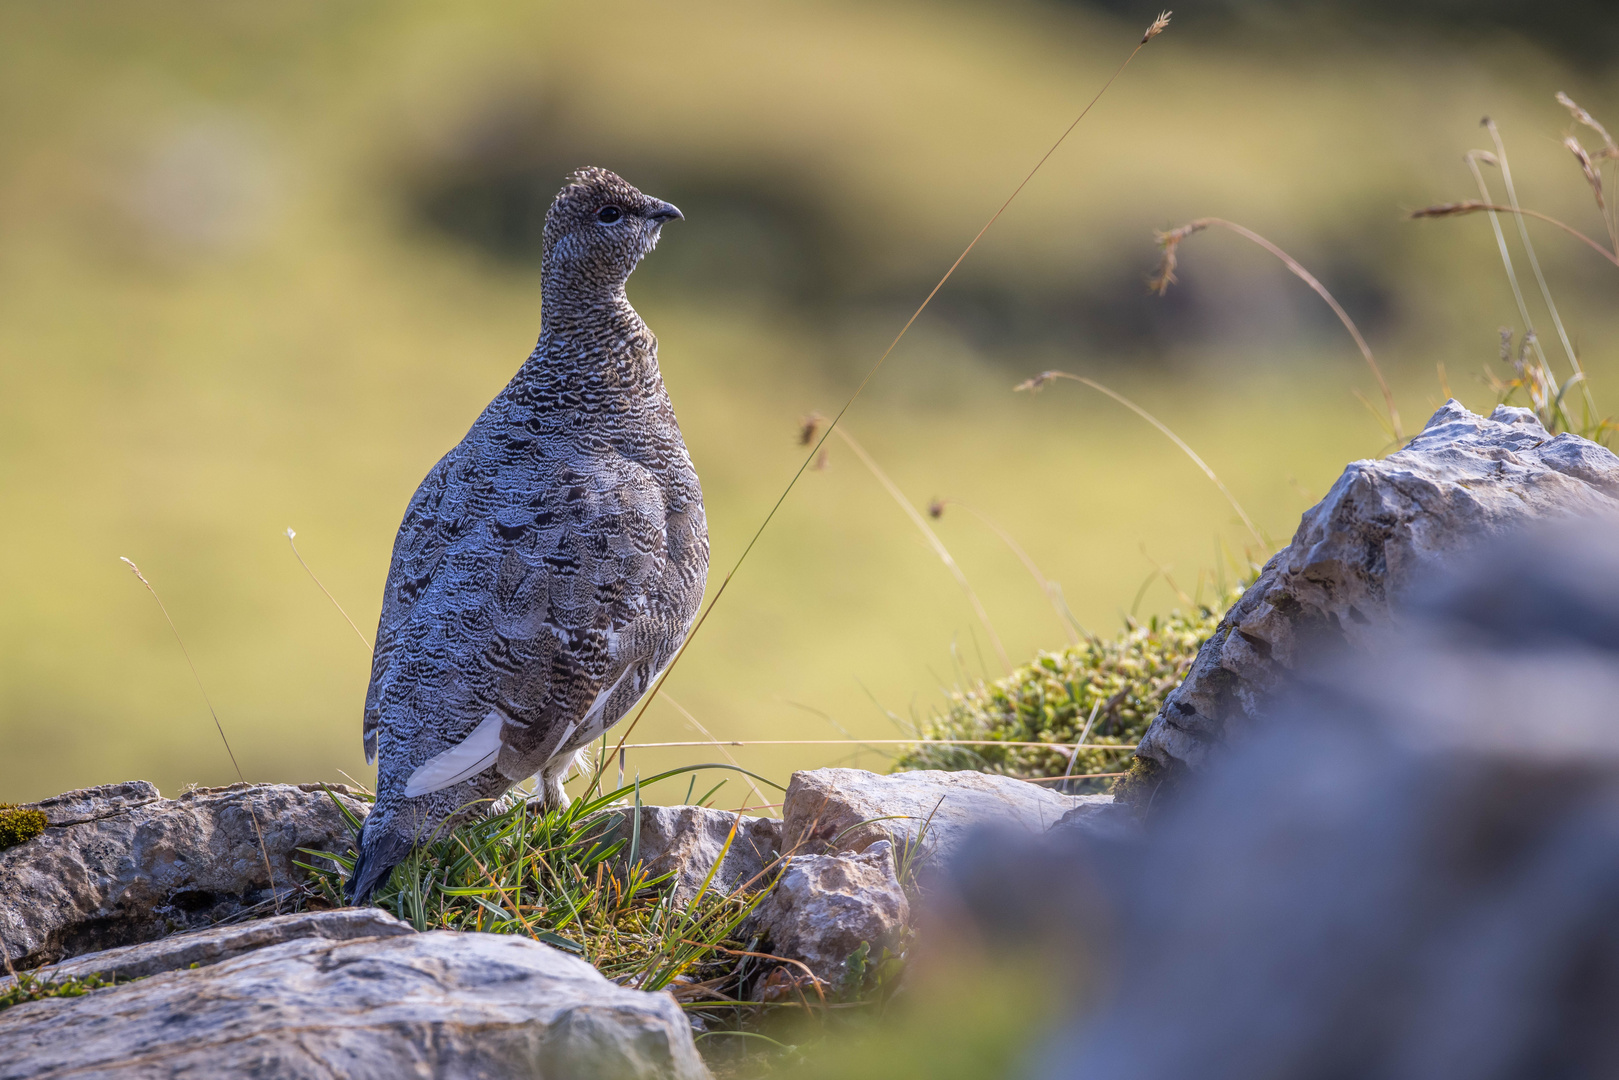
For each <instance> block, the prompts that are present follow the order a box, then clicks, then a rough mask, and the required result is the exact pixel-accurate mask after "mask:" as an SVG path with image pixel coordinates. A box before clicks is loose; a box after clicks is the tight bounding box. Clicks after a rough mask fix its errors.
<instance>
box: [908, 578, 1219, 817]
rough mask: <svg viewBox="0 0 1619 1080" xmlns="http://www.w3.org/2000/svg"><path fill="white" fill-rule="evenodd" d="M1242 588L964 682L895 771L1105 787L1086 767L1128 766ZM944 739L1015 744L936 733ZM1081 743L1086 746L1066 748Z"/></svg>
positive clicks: (923, 729) (1096, 769) (1079, 787)
mask: <svg viewBox="0 0 1619 1080" xmlns="http://www.w3.org/2000/svg"><path fill="white" fill-rule="evenodd" d="M1239 595H1241V593H1240V591H1239V592H1236V593H1233V594H1230V595H1228V596H1225V597H1223V598H1222V600H1221V601H1220V602H1218V603H1216V604H1215V605H1214V606H1212V607H1211V606H1207V605H1201V604H1200V605H1197V606H1195V607H1194V608H1193V609H1191V610H1190V611H1180V610H1176V611H1172V612H1170V614H1168V615H1167V616H1164V617H1163V618H1158V617H1156V616H1154V617H1153V618H1151V619H1149V620H1148V621H1147V622H1145V623H1137V622H1136V621H1135V620H1134V619H1129V620H1127V622H1126V626H1125V629H1124V631H1123V632H1121V633H1119V634H1118V635H1116V636H1115V637H1113V638H1109V639H1103V638H1091V639H1090V640H1088V641H1084V642H1081V643H1080V644H1078V645H1071V646H1069V647H1068V648H1065V649H1061V650H1058V651H1056V652H1043V653H1040V654H1039V655H1038V656H1036V657H1035V659H1034V660H1033V661H1032V662H1031V663H1029V664H1026V665H1024V666H1023V667H1020V668H1018V669H1017V670H1016V671H1014V672H1013V673H1012V674H1011V675H1009V676H1007V677H1006V678H1004V679H998V680H996V681H995V682H993V683H982V682H980V683H978V684H976V685H973V686H969V687H967V688H965V689H957V690H956V691H954V692H952V693H951V695H950V697H949V701H948V704H947V705H946V707H945V709H944V711H942V712H940V713H936V714H935V715H934V716H933V717H932V718H931V719H929V720H927V721H925V722H924V723H923V724H922V725H921V726H920V730H918V732H917V734H918V736H919V741H918V742H917V743H916V744H914V745H913V746H912V747H910V748H909V749H908V750H906V751H905V752H903V753H902V754H901V755H900V756H899V758H898V759H897V760H896V761H895V762H894V769H895V770H900V769H978V770H980V771H983V772H990V773H1000V774H1002V775H1006V776H1016V777H1021V778H1024V779H1030V778H1039V777H1062V776H1074V777H1076V779H1074V780H1073V781H1071V783H1072V785H1073V786H1074V790H1076V791H1084V790H1099V789H1100V788H1101V786H1102V782H1101V781H1099V780H1096V779H1086V778H1083V776H1082V774H1084V773H1091V772H1101V771H1105V770H1107V769H1109V768H1117V767H1118V766H1119V765H1121V764H1122V757H1123V754H1124V752H1125V751H1126V750H1130V749H1133V748H1134V746H1135V744H1136V743H1138V742H1139V741H1140V740H1141V736H1142V735H1143V734H1144V733H1145V732H1146V730H1147V725H1148V724H1150V723H1151V722H1152V719H1153V717H1155V716H1157V715H1158V710H1159V709H1160V708H1161V707H1162V706H1163V703H1164V698H1165V697H1167V696H1168V695H1169V692H1170V691H1171V690H1173V689H1174V688H1175V687H1176V686H1178V685H1180V682H1181V680H1182V679H1183V678H1184V677H1185V675H1186V672H1187V669H1189V668H1190V667H1191V665H1192V661H1193V659H1194V658H1196V656H1197V650H1198V648H1199V647H1200V646H1201V645H1202V644H1203V642H1205V641H1207V640H1208V638H1209V636H1210V635H1211V634H1213V633H1214V628H1215V627H1216V626H1218V625H1219V622H1220V616H1221V615H1222V614H1223V613H1224V612H1225V610H1226V608H1227V607H1229V606H1230V604H1231V603H1232V602H1233V601H1234V600H1235V599H1236V598H1237V596H1239ZM937 739H982V740H991V741H1004V742H1006V743H1008V745H1007V746H1005V747H1004V748H1003V747H998V746H972V747H967V746H946V745H941V744H939V743H936V742H932V741H929V740H937ZM1012 743H1052V744H1064V745H1053V746H1052V747H1051V748H1049V749H1047V748H1045V747H1042V746H1039V745H1035V746H1027V745H1025V746H1013V745H1010V744H1012ZM1074 744H1080V745H1078V746H1077V747H1076V748H1075V749H1072V750H1070V749H1068V747H1069V746H1074ZM1113 747H1117V748H1118V749H1113Z"/></svg>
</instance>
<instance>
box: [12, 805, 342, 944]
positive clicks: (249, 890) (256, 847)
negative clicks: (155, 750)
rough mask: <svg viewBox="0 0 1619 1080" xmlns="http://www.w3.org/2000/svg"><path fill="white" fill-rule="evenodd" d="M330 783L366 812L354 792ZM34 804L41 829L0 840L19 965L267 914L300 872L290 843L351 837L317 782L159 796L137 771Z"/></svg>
mask: <svg viewBox="0 0 1619 1080" xmlns="http://www.w3.org/2000/svg"><path fill="white" fill-rule="evenodd" d="M334 790H335V791H339V792H340V794H339V798H343V799H345V805H346V806H347V807H348V808H349V810H350V812H352V813H353V814H354V815H355V816H356V817H360V818H363V817H364V816H365V812H366V805H365V804H364V803H361V802H358V801H355V800H353V799H348V798H347V797H346V795H344V794H341V792H346V790H347V789H342V788H336V787H334ZM38 806H39V808H40V809H41V810H43V811H44V812H45V814H46V817H47V820H49V821H50V823H51V824H50V826H49V827H48V828H47V829H46V830H45V832H44V833H43V834H42V835H41V836H39V837H37V838H36V839H34V840H30V841H29V842H28V843H26V844H22V845H19V846H17V847H13V848H7V849H6V850H4V851H0V942H3V943H4V945H5V948H6V950H7V952H9V953H10V955H11V958H12V962H13V963H14V964H16V965H18V966H19V967H28V966H33V965H36V964H40V963H46V962H51V961H55V960H60V959H62V958H64V957H71V956H77V955H79V954H82V953H86V952H91V951H93V950H99V949H108V948H114V947H117V946H121V945H130V944H134V943H137V942H142V941H152V940H155V939H157V938H160V937H164V936H166V935H168V934H172V933H175V932H177V931H180V930H192V929H197V928H200V927H205V926H211V925H213V924H215V923H218V922H220V921H223V920H225V919H230V918H236V917H240V916H243V915H244V914H247V913H250V912H252V913H257V912H258V911H259V910H261V909H262V912H263V913H264V914H271V913H273V910H274V905H273V901H274V899H275V897H276V896H277V894H282V893H285V892H287V891H288V890H290V889H291V888H292V887H293V886H294V885H295V884H297V883H299V882H301V881H303V880H304V877H305V871H303V870H302V869H300V868H299V867H297V866H294V865H293V860H294V859H297V860H300V861H308V856H306V855H302V854H300V853H299V851H298V849H299V848H312V849H315V850H320V851H341V850H343V849H344V848H345V847H346V846H347V845H348V843H349V838H350V837H349V827H348V824H347V822H345V821H344V819H343V815H342V814H340V813H339V812H338V810H337V807H335V806H333V805H332V801H331V799H330V798H328V797H327V795H326V792H325V791H324V790H323V789H322V788H321V787H320V785H316V784H308V785H302V786H298V787H294V786H291V785H287V784H234V785H232V786H231V787H227V788H203V789H200V790H197V791H190V792H187V793H185V794H184V795H181V796H180V797H179V798H177V799H163V798H159V797H158V796H157V790H156V789H155V788H153V787H152V786H151V785H150V784H147V783H145V782H143V781H135V782H131V783H125V784H112V785H107V786H106V787H102V788H89V789H86V790H84V791H74V792H68V793H67V794H65V795H59V796H57V797H55V798H53V799H47V800H45V801H44V802H43V803H40V804H38ZM255 819H256V821H257V826H256V827H255ZM260 832H262V834H263V847H262V848H261V847H260V841H259V834H260ZM266 853H267V854H268V863H269V865H268V867H266ZM272 873H273V879H274V880H273V883H272V880H271V878H272Z"/></svg>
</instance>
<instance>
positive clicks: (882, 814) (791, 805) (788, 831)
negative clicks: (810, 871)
mask: <svg viewBox="0 0 1619 1080" xmlns="http://www.w3.org/2000/svg"><path fill="white" fill-rule="evenodd" d="M1111 800H1112V797H1111V796H1108V795H1101V796H1095V795H1092V796H1084V795H1059V794H1058V793H1056V792H1054V791H1049V790H1047V789H1046V788H1044V787H1042V786H1040V785H1039V784H1031V783H1028V782H1027V781H1024V780H1018V779H1015V778H1013V777H1010V776H997V775H994V774H991V773H981V772H971V771H962V772H944V771H940V770H937V769H922V770H918V771H916V772H902V773H891V774H889V775H886V776H882V775H879V774H877V773H870V772H866V771H864V770H863V769H815V770H813V771H807V772H796V773H794V774H793V777H792V779H791V780H790V781H788V784H787V797H786V801H785V803H784V804H783V806H782V845H783V846H782V851H783V853H788V854H798V853H803V854H810V855H820V854H823V853H825V852H827V851H864V850H865V849H866V848H868V847H870V846H871V845H872V844H874V843H876V842H877V841H879V840H888V841H890V842H892V843H893V845H894V848H895V850H896V852H898V853H901V854H902V855H903V854H904V853H906V852H907V851H909V850H910V849H911V848H913V847H914V848H915V849H916V850H915V851H914V852H911V853H910V856H909V858H910V861H911V865H912V866H913V867H920V866H923V865H926V864H931V863H935V862H937V861H940V860H945V859H948V858H949V857H950V855H951V854H952V853H953V852H954V851H955V850H956V849H957V848H958V847H959V846H960V845H961V843H962V842H963V840H964V839H965V838H966V836H967V834H968V833H969V832H970V831H971V830H972V829H973V828H975V827H978V826H982V825H991V824H1013V825H1016V826H1020V827H1022V828H1024V829H1027V830H1028V831H1030V832H1044V831H1045V830H1046V829H1048V828H1050V827H1051V826H1052V825H1054V824H1056V823H1057V821H1058V820H1059V819H1060V818H1062V816H1063V815H1064V814H1067V813H1068V812H1069V811H1070V810H1073V809H1075V808H1077V807H1091V808H1095V807H1098V806H1100V805H1103V804H1105V803H1107V802H1111ZM924 827H925V828H926V835H925V836H923V835H922V834H923V829H924ZM919 836H920V837H921V842H920V845H918V837H919Z"/></svg>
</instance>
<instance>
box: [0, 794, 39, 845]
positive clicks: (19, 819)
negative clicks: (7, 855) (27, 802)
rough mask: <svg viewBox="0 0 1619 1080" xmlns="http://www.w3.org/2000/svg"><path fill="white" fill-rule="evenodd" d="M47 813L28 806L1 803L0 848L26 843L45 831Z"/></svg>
mask: <svg viewBox="0 0 1619 1080" xmlns="http://www.w3.org/2000/svg"><path fill="white" fill-rule="evenodd" d="M46 824H48V823H47V821H46V820H45V815H44V814H43V813H41V812H40V811H38V810H35V809H34V808H32V807H28V806H17V805H16V804H14V803H0V848H9V847H16V846H17V845H18V844H26V843H27V842H28V841H30V840H32V839H34V837H36V836H38V835H39V834H40V833H42V832H44V831H45V826H46Z"/></svg>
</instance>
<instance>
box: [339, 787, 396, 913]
mask: <svg viewBox="0 0 1619 1080" xmlns="http://www.w3.org/2000/svg"><path fill="white" fill-rule="evenodd" d="M391 825H392V823H391V822H390V821H388V820H386V819H384V817H383V816H382V815H380V814H378V813H377V812H376V811H374V810H373V811H372V812H371V815H370V816H369V817H367V818H366V819H365V826H364V828H362V829H361V830H360V854H359V857H358V858H356V859H355V860H354V872H353V873H351V874H350V875H349V881H348V890H347V891H348V898H349V903H351V904H363V903H365V902H366V900H367V899H369V898H370V896H371V894H372V893H373V892H375V891H376V890H377V887H378V886H379V885H382V884H385V883H386V882H387V880H388V875H390V874H391V873H393V868H394V867H396V866H398V865H399V864H400V863H401V862H402V861H404V858H405V856H406V855H409V854H410V849H411V837H410V835H409V834H407V833H404V832H401V831H399V830H398V829H396V828H393V827H391Z"/></svg>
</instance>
